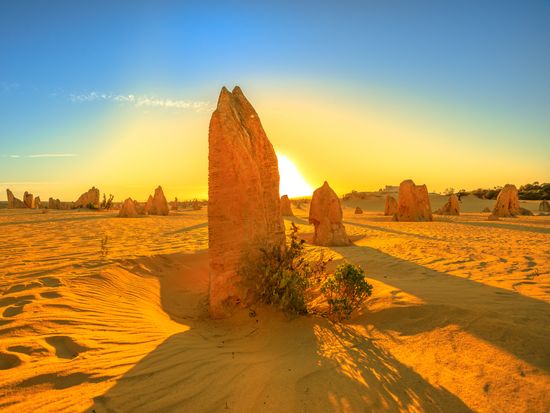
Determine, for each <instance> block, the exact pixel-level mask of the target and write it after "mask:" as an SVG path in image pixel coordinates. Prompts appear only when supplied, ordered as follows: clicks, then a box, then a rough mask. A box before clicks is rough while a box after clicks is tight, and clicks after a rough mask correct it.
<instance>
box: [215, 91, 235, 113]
mask: <svg viewBox="0 0 550 413" xmlns="http://www.w3.org/2000/svg"><path fill="white" fill-rule="evenodd" d="M231 100H232V96H231V92H230V91H229V90H227V88H226V87H225V86H224V87H222V90H221V91H220V96H219V97H218V106H217V108H216V109H218V110H219V109H220V108H222V107H224V106H231Z"/></svg>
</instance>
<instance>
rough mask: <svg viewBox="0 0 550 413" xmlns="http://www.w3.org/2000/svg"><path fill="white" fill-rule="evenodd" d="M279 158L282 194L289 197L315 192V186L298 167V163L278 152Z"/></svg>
mask: <svg viewBox="0 0 550 413" xmlns="http://www.w3.org/2000/svg"><path fill="white" fill-rule="evenodd" d="M277 158H278V160H279V175H280V176H281V181H280V184H279V192H280V194H281V195H288V196H289V198H293V197H298V196H309V195H311V194H312V193H313V188H312V187H311V185H310V184H308V183H307V181H306V180H305V179H304V177H303V176H302V175H301V174H300V171H298V168H296V165H294V163H293V162H292V161H291V160H290V159H289V158H287V157H286V156H284V155H281V154H280V153H278V154H277Z"/></svg>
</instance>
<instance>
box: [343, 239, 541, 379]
mask: <svg viewBox="0 0 550 413" xmlns="http://www.w3.org/2000/svg"><path fill="white" fill-rule="evenodd" d="M334 250H335V251H337V252H338V253H340V254H342V256H343V257H344V258H345V259H346V260H348V261H350V262H353V263H356V264H360V265H361V266H362V267H363V268H364V269H365V271H366V273H367V276H368V277H369V278H371V279H375V280H378V281H381V282H383V283H385V284H388V285H391V286H393V287H395V288H397V289H399V290H402V291H404V292H406V293H409V294H412V295H414V296H416V297H418V298H420V299H421V300H422V301H423V302H424V303H425V304H422V305H415V306H406V305H404V306H402V307H391V308H388V309H385V310H381V311H379V312H376V313H369V314H367V315H366V316H365V317H364V321H365V323H368V324H372V325H373V326H374V327H376V328H377V329H379V330H381V331H388V330H391V331H397V332H399V333H401V334H403V335H413V334H417V333H421V332H424V331H430V330H433V329H436V328H441V327H444V326H447V325H451V324H454V325H458V326H460V328H461V329H462V330H464V331H467V332H469V333H471V334H473V335H475V336H477V337H478V338H480V339H482V340H485V341H486V342H488V343H491V344H493V345H495V346H497V347H500V348H502V349H503V350H505V351H507V352H508V353H510V354H512V355H514V356H515V357H517V358H519V359H522V360H524V361H526V362H527V363H530V364H532V365H533V366H536V367H538V368H541V369H543V370H545V371H547V372H550V347H548V343H550V305H549V304H548V303H546V302H544V301H540V300H537V299H534V298H530V297H527V296H524V295H522V294H519V293H517V292H514V291H510V290H505V289H502V288H498V287H493V286H489V285H485V284H482V283H479V282H476V281H471V280H469V279H467V278H462V277H458V276H453V275H449V274H446V273H442V272H438V271H434V270H431V269H429V268H426V267H423V266H421V265H418V264H415V263H413V262H410V261H405V260H402V259H399V258H396V257H394V256H391V255H388V254H385V253H383V252H381V251H378V250H376V249H374V248H370V247H366V246H351V247H346V248H334Z"/></svg>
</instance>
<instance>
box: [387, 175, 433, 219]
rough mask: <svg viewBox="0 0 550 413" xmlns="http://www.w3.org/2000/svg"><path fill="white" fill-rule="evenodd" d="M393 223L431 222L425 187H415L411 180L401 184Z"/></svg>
mask: <svg viewBox="0 0 550 413" xmlns="http://www.w3.org/2000/svg"><path fill="white" fill-rule="evenodd" d="M394 220H395V221H432V220H433V217H432V208H431V205H430V198H429V197H428V188H426V185H415V184H414V182H413V181H412V180H411V179H407V180H405V181H403V182H401V185H399V196H398V199H397V212H396V213H395V215H394Z"/></svg>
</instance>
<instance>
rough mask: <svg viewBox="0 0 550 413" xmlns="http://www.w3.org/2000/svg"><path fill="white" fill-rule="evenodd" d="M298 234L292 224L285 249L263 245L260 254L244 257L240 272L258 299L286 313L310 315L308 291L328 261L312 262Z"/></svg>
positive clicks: (296, 228) (244, 281)
mask: <svg viewBox="0 0 550 413" xmlns="http://www.w3.org/2000/svg"><path fill="white" fill-rule="evenodd" d="M297 233H298V227H296V225H294V223H292V231H291V234H290V243H289V245H288V246H287V247H286V248H281V247H280V246H270V247H264V248H261V249H260V254H259V256H258V257H250V256H247V257H246V258H245V259H244V260H243V263H242V265H241V267H240V270H239V273H240V275H241V277H242V279H243V283H244V284H245V287H248V288H250V289H251V290H252V292H253V294H254V296H255V297H254V298H255V300H256V301H259V302H262V303H266V304H272V305H275V306H277V307H279V308H280V309H281V310H283V311H285V312H286V313H290V314H307V306H306V290H307V288H308V287H309V286H310V280H311V279H312V278H313V277H314V275H315V274H316V273H317V272H319V271H324V269H325V267H326V262H325V264H323V263H320V262H309V261H308V260H307V259H306V258H305V253H304V243H305V241H304V240H300V239H298V235H297Z"/></svg>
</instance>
